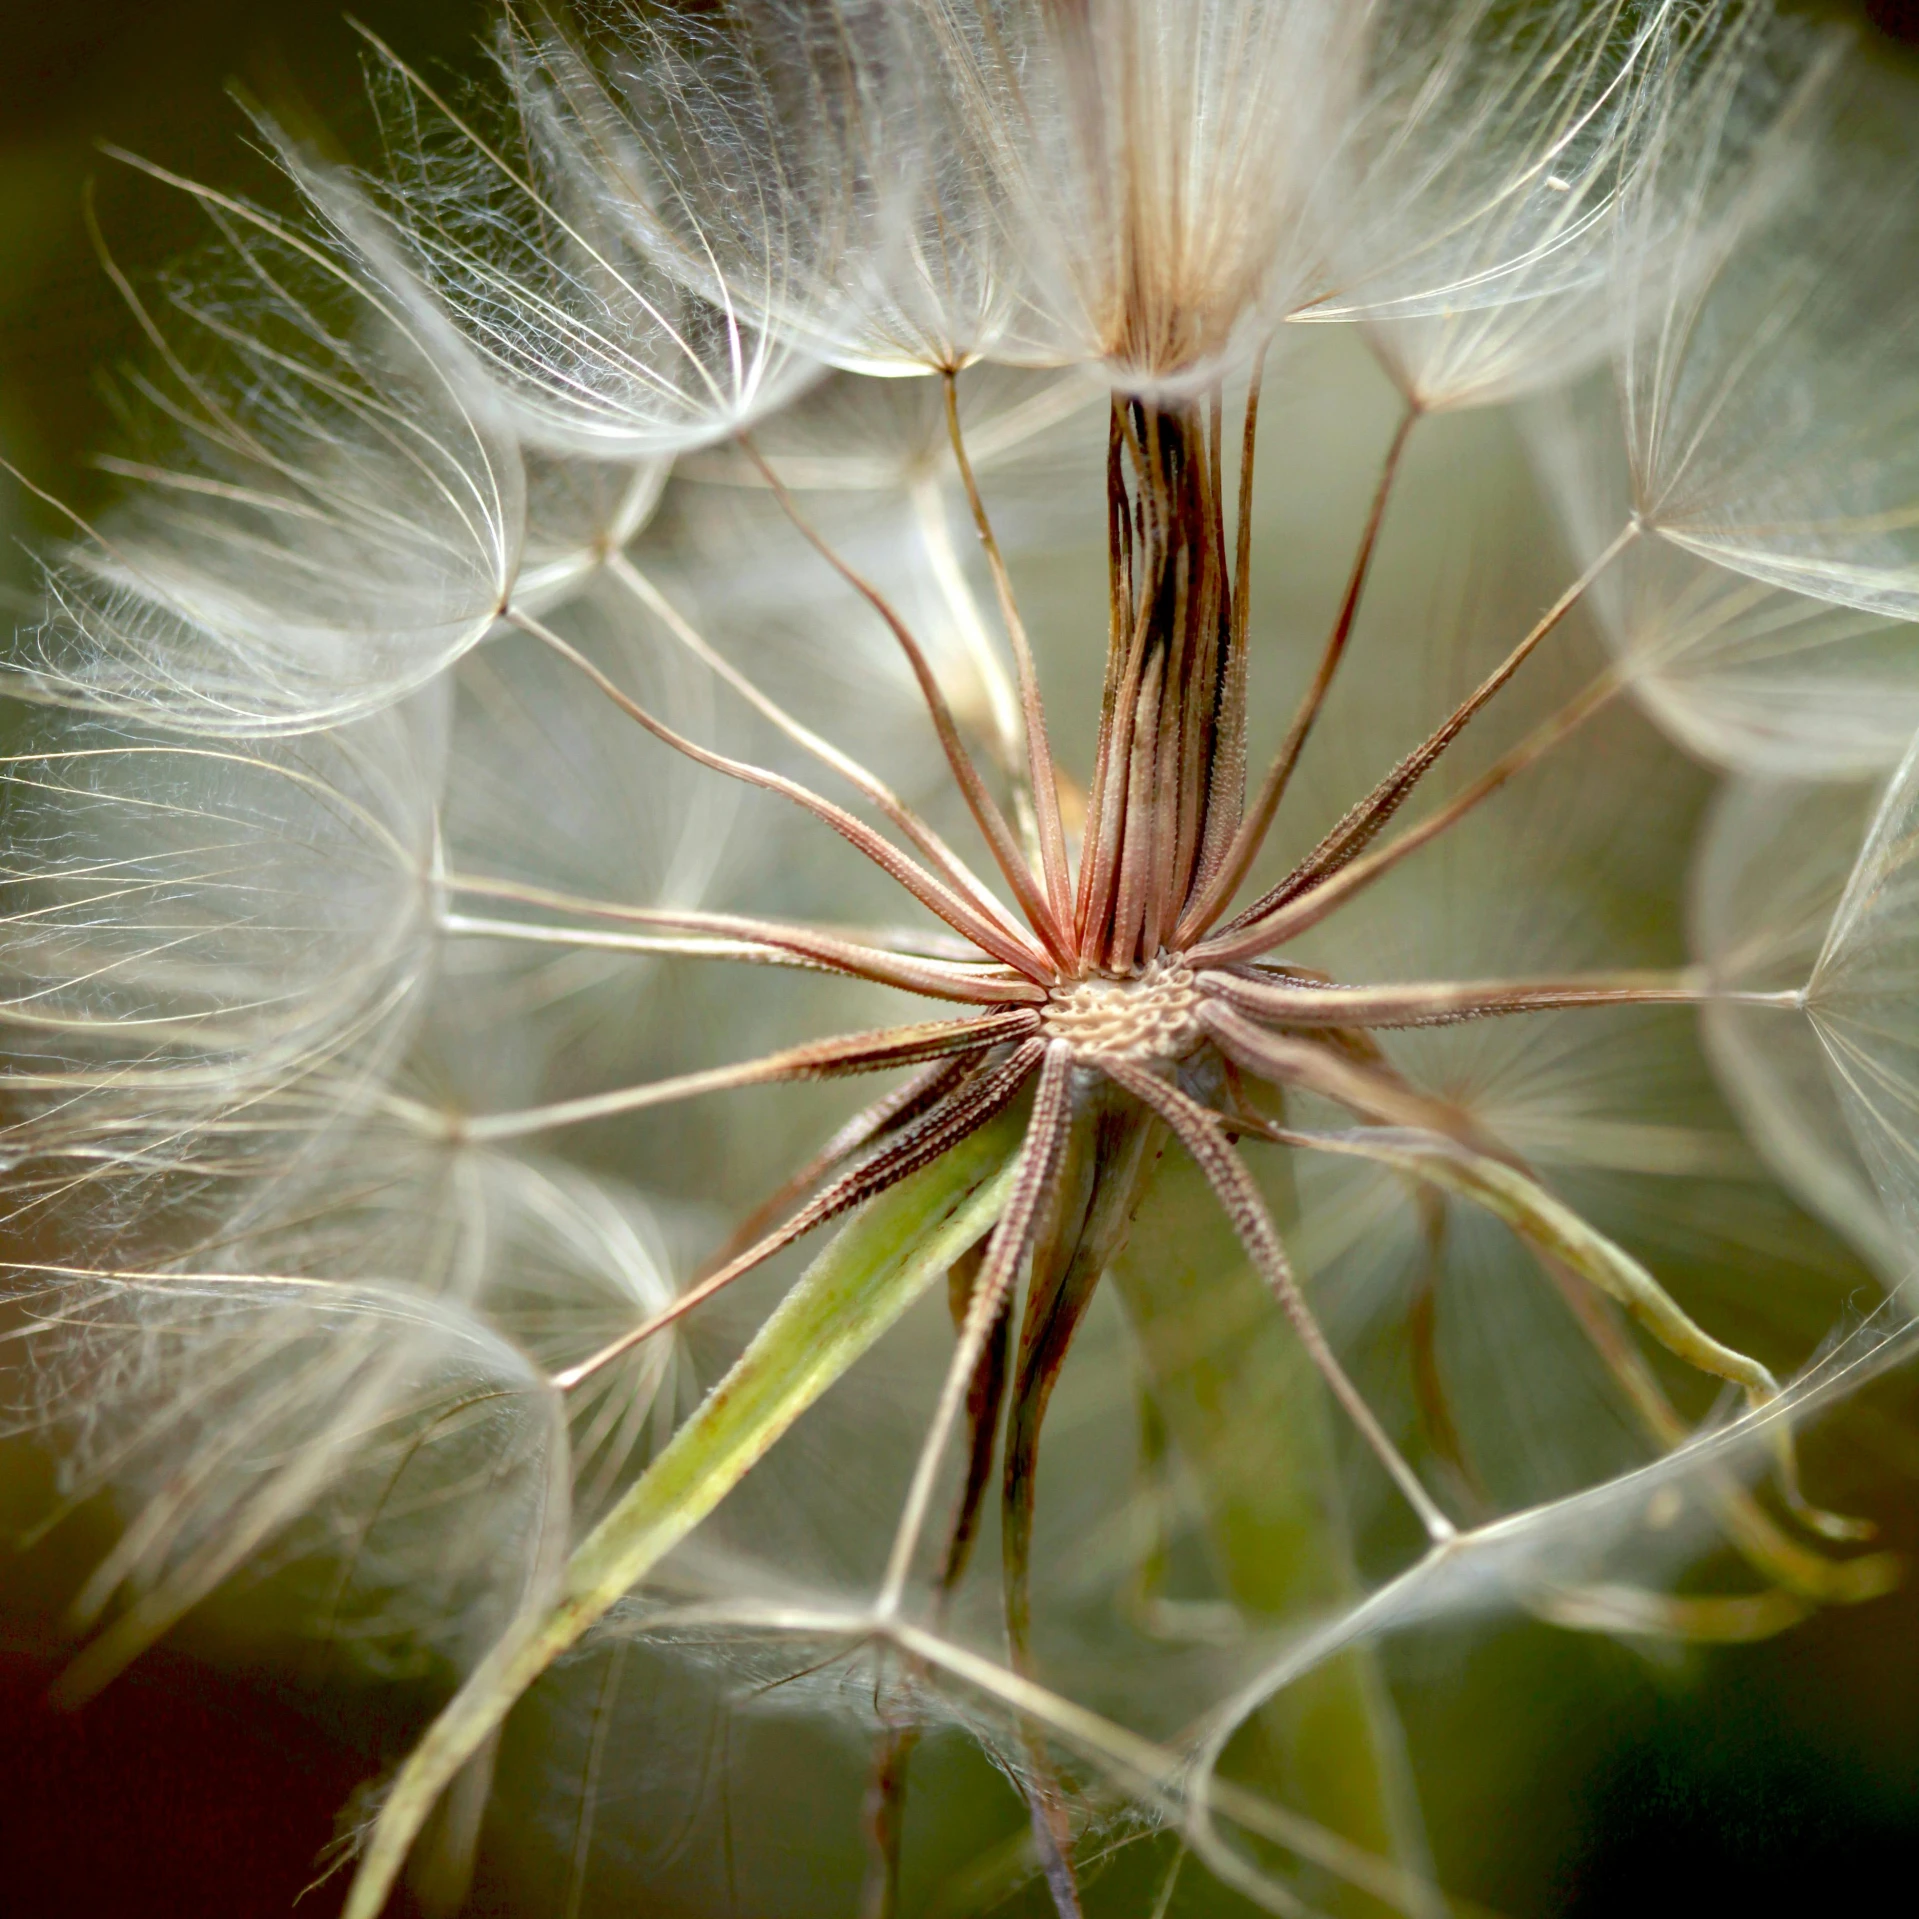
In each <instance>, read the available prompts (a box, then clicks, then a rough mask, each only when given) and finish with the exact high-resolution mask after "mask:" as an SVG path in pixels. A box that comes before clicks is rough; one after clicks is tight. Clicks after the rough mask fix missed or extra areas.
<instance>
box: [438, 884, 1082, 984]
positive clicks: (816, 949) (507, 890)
mask: <svg viewBox="0 0 1919 1919" xmlns="http://www.w3.org/2000/svg"><path fill="white" fill-rule="evenodd" d="M447 885H448V888H449V890H450V891H453V892H455V893H463V894H469V895H478V896H480V897H482V898H488V899H502V900H514V901H517V902H519V903H521V904H524V905H528V906H551V907H554V908H556V909H558V910H561V911H567V912H577V913H590V914H592V915H594V916H595V917H597V918H601V919H610V920H615V921H620V922H624V923H626V924H630V925H638V926H659V927H674V928H678V929H680V930H681V931H683V932H685V933H688V934H692V935H696V936H698V935H705V936H707V937H706V939H705V945H706V946H707V947H711V948H713V949H715V954H716V956H717V957H720V958H747V959H751V958H759V957H762V955H763V954H777V955H784V956H785V957H786V958H787V959H788V960H790V961H791V962H792V963H793V964H796V965H810V966H815V967H819V968H822V969H823V970H825V971H827V972H831V973H843V974H845V975H847V976H848V977H849V978H854V979H865V980H872V981H874V982H875V983H877V984H879V985H882V986H897V987H899V988H901V989H902V990H903V991H905V992H909V993H919V994H922V995H923V996H925V997H926V998H929V999H950V1000H962V1001H968V1002H972V1003H974V1004H977V1005H984V1006H1003V1005H1007V1004H1011V1003H1024V1004H1028V1005H1037V1004H1039V1003H1040V1001H1042V1000H1043V999H1044V998H1045V992H1044V990H1043V989H1042V988H1040V987H1039V986H1037V985H1035V984H1034V983H1033V982H1032V981H1030V980H1028V979H1025V978H1023V977H1015V978H1007V977H1006V976H1005V975H1003V974H998V975H996V974H994V973H993V972H991V971H990V970H989V969H987V968H985V967H982V966H977V965H976V966H962V965H957V964H955V963H953V962H952V961H943V960H937V959H922V958H918V957H916V956H914V955H912V954H910V953H900V952H892V951H885V950H882V949H881V948H878V947H874V946H867V945H864V944H862V943H860V942H859V941H858V940H856V939H853V938H849V937H846V936H845V935H842V934H840V933H838V932H836V931H831V930H828V929H825V928H816V927H810V926H801V925H795V924H791V923H788V922H784V921H780V920H763V919H755V918H753V917H751V916H749V915H744V914H738V913H708V912H702V911H699V910H697V909H695V908H690V907H655V906H621V905H618V904H616V903H614V902H612V901H605V900H588V899H581V898H579V897H577V896H575V895H572V894H567V893H556V892H549V891H548V890H547V889H545V888H543V887H535V886H519V885H516V884H514V883H513V882H512V881H506V880H482V879H472V880H469V879H464V878H461V879H453V880H449V881H448V882H447ZM441 925H442V927H443V929H444V930H446V931H448V932H453V933H460V934H467V935H473V936H485V937H488V938H495V939H522V940H534V941H538V942H543V943H554V944H572V945H578V946H591V945H602V946H610V945H611V944H612V942H611V941H608V940H598V939H595V938H593V937H591V936H590V935H589V934H588V932H587V930H586V929H584V928H576V927H554V926H541V925H537V924H532V923H529V922H527V921H524V920H499V919H490V918H477V917H474V916H472V915H467V914H459V913H452V914H447V915H445V916H443V918H442V920H441ZM736 948H737V949H740V950H739V951H737V952H736V951H735V950H734V949H736ZM624 950H631V951H636V952H649V951H656V950H680V949H673V948H658V947H651V946H646V945H634V946H632V947H630V948H627V949H624Z"/></svg>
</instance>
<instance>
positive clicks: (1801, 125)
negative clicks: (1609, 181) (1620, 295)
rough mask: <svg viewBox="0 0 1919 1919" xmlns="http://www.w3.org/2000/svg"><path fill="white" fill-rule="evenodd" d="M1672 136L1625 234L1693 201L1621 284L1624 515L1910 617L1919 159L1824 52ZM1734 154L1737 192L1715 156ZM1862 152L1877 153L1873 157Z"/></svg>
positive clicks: (1706, 550)
mask: <svg viewBox="0 0 1919 1919" xmlns="http://www.w3.org/2000/svg"><path fill="white" fill-rule="evenodd" d="M1715 93H1716V95H1717V97H1716V98H1709V99H1706V100H1703V101H1700V102H1697V103H1696V104H1695V107H1694V108H1693V110H1691V111H1689V112H1688V113H1686V114H1685V115H1683V116H1678V117H1676V118H1675V119H1674V120H1673V122H1672V123H1671V125H1670V126H1669V127H1668V128H1667V130H1666V131H1665V134H1664V136H1663V147H1664V151H1663V152H1662V155H1661V158H1660V162H1659V165H1658V166H1657V167H1655V168H1653V169H1652V170H1651V171H1650V174H1649V176H1648V178H1647V180H1646V181H1645V182H1644V184H1643V185H1642V186H1641V187H1640V188H1639V189H1638V190H1637V191H1636V192H1635V195H1634V205H1633V207H1632V209H1631V212H1630V214H1629V219H1628V232H1629V233H1630V232H1632V231H1633V230H1634V229H1635V228H1643V227H1646V226H1648V225H1650V226H1653V227H1658V226H1661V225H1663V224H1665V223H1666V222H1667V220H1668V219H1669V217H1670V216H1669V215H1668V213H1667V212H1666V210H1665V209H1666V207H1667V206H1668V205H1677V206H1679V207H1680V208H1681V209H1683V214H1682V219H1681V223H1680V225H1679V226H1678V229H1677V231H1676V232H1675V233H1674V235H1673V237H1672V240H1671V242H1670V243H1669V244H1668V247H1667V263H1666V265H1665V266H1664V267H1663V269H1662V270H1661V271H1660V272H1658V273H1654V274H1650V275H1648V276H1645V278H1644V279H1643V280H1642V281H1641V282H1640V283H1638V284H1636V285H1635V286H1634V287H1633V288H1631V289H1630V291H1629V297H1628V299H1627V301H1626V303H1625V307H1624V310H1623V316H1622V318H1623V327H1624V331H1625V336H1626V348H1625V357H1624V361H1623V364H1622V369H1621V384H1622V392H1623V394H1624V398H1625V406H1626V427H1627V441H1628V445H1629V447H1630V449H1631V455H1632V479H1633V499H1634V505H1635V507H1636V509H1637V511H1638V513H1639V515H1640V518H1641V520H1642V521H1643V522H1644V523H1645V524H1646V525H1647V526H1649V527H1651V528H1654V529H1656V530H1657V531H1658V532H1659V533H1660V535H1661V536H1662V537H1664V538H1665V539H1667V540H1670V541H1672V542H1674V543H1675V544H1677V545H1680V546H1683V547H1685V548H1687V549H1689V550H1690V551H1692V552H1695V553H1698V554H1701V555H1703V556H1705V557H1707V558H1710V559H1714V560H1718V561H1719V562H1721V563H1722V564H1724V565H1727V566H1731V567H1735V568H1737V569H1738V570H1739V571H1741V572H1744V573H1748V574H1750V575H1751V576H1752V577H1753V578H1755V579H1759V580H1764V581H1766V582H1768V583H1769V584H1772V585H1776V586H1782V587H1787V588H1790V589H1792V590H1794V591H1796V592H1801V593H1808V594H1811V595H1813V596H1814V597H1816V598H1818V599H1822V600H1828V601H1832V602H1834V603H1836V604H1839V605H1844V606H1852V607H1856V608H1858V609H1860V610H1861V611H1864V612H1871V613H1879V614H1884V615H1888V616H1891V617H1894V618H1906V619H1910V618H1913V617H1914V616H1915V615H1919V544H1915V528H1916V527H1919V454H1916V453H1915V451H1914V449H1915V448H1919V431H1915V423H1916V422H1919V235H1916V234H1915V229H1914V225H1913V221H1912V218H1911V206H1912V196H1913V193H1914V190H1915V182H1919V146H1915V144H1914V141H1913V138H1912V125H1911V113H1910V107H1909V104H1908V103H1907V102H1905V101H1904V99H1903V98H1902V97H1898V96H1897V95H1896V93H1895V90H1894V89H1892V88H1889V87H1887V86H1885V85H1884V84H1882V83H1881V81H1880V80H1878V79H1877V78H1876V77H1875V76H1874V75H1873V74H1872V73H1871V72H1870V70H1868V69H1867V68H1866V67H1865V65H1864V63H1863V62H1858V63H1856V64H1855V65H1853V66H1851V67H1848V68H1846V69H1845V70H1844V71H1843V72H1841V71H1837V70H1836V55H1835V51H1834V49H1833V48H1832V47H1831V46H1830V45H1824V46H1820V45H1817V44H1815V45H1814V46H1813V47H1811V48H1808V49H1805V50H1799V49H1796V48H1795V47H1794V45H1793V43H1792V42H1791V41H1789V40H1782V41H1780V42H1779V43H1778V46H1777V48H1776V51H1775V57H1774V58H1773V59H1771V60H1769V61H1762V62H1760V63H1757V64H1748V65H1745V66H1742V67H1740V68H1736V69H1733V70H1731V71H1729V72H1728V73H1727V74H1726V76H1725V77H1724V80H1723V82H1722V83H1721V84H1720V85H1719V86H1718V87H1717V88H1716V89H1715ZM1729 153H1732V154H1736V155H1738V157H1739V164H1738V165H1737V166H1736V167H1735V168H1734V169H1732V180H1731V183H1730V184H1728V182H1727V179H1726V175H1727V171H1728V169H1727V167H1726V164H1725V162H1726V158H1727V155H1728V154H1729ZM1868 156H1869V157H1868Z"/></svg>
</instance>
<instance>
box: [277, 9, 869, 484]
mask: <svg viewBox="0 0 1919 1919" xmlns="http://www.w3.org/2000/svg"><path fill="white" fill-rule="evenodd" d="M628 52H629V56H630V58H629V63H628V64H627V65H625V66H623V67H621V68H620V69H619V71H617V72H610V71H606V70H603V67H602V65H601V64H600V63H597V62H596V61H595V60H594V58H593V57H592V52H591V50H590V49H582V48H581V47H579V46H576V45H574V44H573V43H572V42H570V41H567V40H565V39H563V38H560V37H557V36H556V35H532V34H527V33H522V32H519V31H518V30H517V29H508V30H506V31H505V32H504V33H503V35H502V37H501V39H500V42H499V60H500V65H501V68H502V71H503V74H504V77H505V79H506V81H507V83H508V87H509V91H510V94H511V98H512V102H513V105H512V112H511V117H510V118H509V119H508V120H507V121H506V122H505V123H504V124H499V125H493V124H488V125H482V124H480V123H479V122H478V121H477V120H475V119H473V118H470V117H469V116H468V113H467V112H466V110H465V109H463V108H462V107H460V106H458V105H455V104H453V103H450V102H448V101H446V100H445V99H443V98H442V97H441V96H440V94H439V93H438V92H436V91H435V90H434V89H433V88H432V86H431V85H430V84H429V83H428V82H426V81H424V80H423V79H421V78H420V77H419V76H418V75H416V74H415V73H413V72H412V70H411V69H409V68H407V67H405V66H404V65H403V64H401V63H400V62H399V61H398V60H397V59H394V58H392V57H391V56H388V58H387V62H386V72H385V96H384V98H385V106H386V122H387V135H388V147H389V155H390V159H391V162H392V164H393V167H394V169H395V171H394V172H393V174H391V175H389V176H387V177H384V178H381V179H369V180H367V181H365V182H363V183H360V184H358V185H356V184H353V183H350V182H348V181H347V180H345V179H343V178H341V177H338V176H336V175H334V174H332V173H329V172H327V171H324V170H322V169H319V168H317V167H314V166H312V165H308V166H306V167H304V168H303V169H302V170H303V172H304V174H305V177H306V180H307V183H308V186H309V190H310V191H311V192H313V194H314V195H315V197H316V198H318V199H319V200H321V201H322V202H323V204H325V205H326V206H327V207H328V208H329V209H330V211H331V212H332V214H333V216H334V218H335V219H336V220H338V221H339V223H340V224H341V225H342V226H343V228H345V229H346V230H348V231H349V232H351V233H352V235H353V236H354V239H355V241H356V243H357V244H358V245H359V247H360V248H361V249H362V251H363V252H364V254H365V255H366V256H367V259H368V262H369V270H370V271H372V272H373V273H375V274H376V275H377V276H378V277H379V278H380V280H381V281H382V282H383V283H384V284H386V285H387V286H388V287H389V288H390V289H391V291H392V294H393V297H395V298H396V299H401V300H405V301H407V302H408V303H409V305H410V307H411V308H412V310H413V311H414V312H415V314H416V315H417V317H418V324H420V325H421V326H422V327H423V328H424V329H425V330H427V332H428V333H429V334H430V335H431V336H432V337H433V338H434V339H435V340H436V341H437V343H438V344H439V346H440V348H441V350H442V351H443V352H444V353H445V354H447V355H448V358H449V364H450V365H451V367H452V368H453V369H454V371H455V372H456V374H459V375H461V376H463V377H464V379H465V380H466V382H467V383H468V385H469V387H470V389H471V390H472V391H473V392H474V393H475V395H476V403H481V402H483V403H486V404H490V405H491V407H492V408H493V409H494V411H495V412H496V414H497V416H498V417H499V418H500V419H501V420H502V421H503V422H504V423H506V424H507V425H508V426H509V427H510V428H511V429H512V430H513V431H515V432H517V433H518V434H520V435H521V436H522V437H524V438H525V439H526V440H527V441H528V442H530V443H532V444H534V445H538V446H543V447H546V448H549V449H551V450H553V451H558V452H568V453H573V454H576V455H587V456H591V457H594V458H599V459H607V460H620V459H627V460H632V459H647V458H657V457H660V456H662V455H670V454H673V453H676V452H679V451H682V450H684V449H685V448H687V447H690V446H697V445H700V444H703V443H705V442H708V441H712V440H716V439H721V438H724V437H725V436H726V435H728V434H729V433H732V432H735V431H737V430H738V429H739V428H740V427H742V426H744V425H745V424H747V423H748V422H749V421H751V420H753V419H755V418H757V417H759V416H760V415H762V414H764V413H766V412H767V411H769V410H771V409H772V408H774V407H776V406H778V405H779V404H781V403H782V402H783V401H785V400H787V399H790V398H791V397H792V395H793V394H794V392H795V391H797V390H798V389H799V387H801V386H803V385H804V384H805V382H806V381H807V380H808V379H810V378H812V377H813V375H814V371H815V366H816V363H815V362H814V361H813V360H811V359H810V358H809V357H807V355H806V354H805V353H804V352H802V351H801V350H800V349H799V347H798V345H797V344H796V339H795V336H796V334H798V333H800V332H802V331H803V330H804V329H803V327H802V325H801V321H802V319H803V316H804V315H805V313H806V312H807V311H809V307H808V302H809V301H811V300H826V301H829V302H831V301H835V300H837V299H838V298H839V295H838V293H837V292H836V290H835V289H836V287H837V285H838V281H837V278H836V277H835V276H836V274H837V273H838V271H839V269H840V268H841V267H842V266H843V264H844V255H843V253H842V252H841V251H840V250H839V249H841V248H852V247H855V246H857V245H858V244H860V243H861V234H860V232H859V231H858V230H857V229H858V228H859V226H860V219H859V215H858V213H857V211H856V210H855V208H854V207H853V206H849V205H847V204H845V203H842V202H841V201H838V200H836V201H835V203H834V204H832V205H829V206H826V207H820V206H818V205H816V204H813V203H808V202H804V201H802V200H801V199H799V198H798V197H797V196H796V195H793V194H788V193H784V192H781V191H779V190H778V187H779V183H778V182H777V181H770V180H758V179H755V178H753V177H752V176H750V175H740V174H735V173H733V172H731V171H725V172H722V173H719V174H715V173H714V172H713V171H712V169H714V168H716V167H717V166H718V165H719V155H718V154H717V153H716V152H715V151H714V149H713V148H711V147H709V146H706V145H704V141H705V139H706V136H707V135H708V134H714V133H716V132H720V131H723V130H716V129H713V128H707V129H705V131H704V132H702V130H701V126H700V122H699V117H698V115H699V107H700V103H699V102H698V101H695V100H691V99H689V98H688V97H687V96H686V92H685V89H686V86H687V84H688V82H687V79H686V76H685V72H684V69H683V67H682V66H681V65H680V64H679V62H678V60H677V58H676V56H675V53H674V50H673V49H672V47H671V46H670V44H669V43H667V42H665V41H649V40H647V39H646V38H645V37H644V36H642V38H641V39H640V40H639V41H638V42H637V43H635V44H634V45H633V46H631V47H630V48H629V49H628ZM747 74H748V77H747V79H746V81H745V82H744V84H746V85H747V86H748V87H749V88H751V87H752V86H753V84H754V82H755V80H756V79H757V70H754V69H750V68H749V69H747ZM760 104H764V103H763V102H761V103H760ZM753 105H754V102H753V100H752V97H751V95H750V94H749V99H748V106H747V109H746V110H749V111H750V110H751V108H752V106H753ZM689 116H690V117H689ZM813 184H814V186H815V187H817V188H818V189H819V190H821V191H825V192H828V193H833V194H836V195H837V194H839V193H840V191H841V183H839V182H838V181H836V180H835V179H834V178H833V177H831V176H829V175H826V174H823V173H822V174H821V175H820V176H819V177H818V178H816V179H815V181H814V182H813ZM862 190H863V189H862V186H861V184H860V183H847V184H846V185H845V188H844V192H845V194H846V196H848V198H849V199H850V200H851V201H853V202H857V201H858V199H859V196H860V194H861V192H862ZM705 221H724V222H725V223H726V224H725V225H723V226H722V225H716V226H715V229H714V231H713V233H712V236H711V242H710V244H709V243H708V240H707V237H706V231H705V227H704V226H703V224H702V223H703V222H705ZM822 223H823V225H822ZM821 248H824V249H825V252H824V254H823V255H822V254H821V253H820V252H819V251H818V249H821Z"/></svg>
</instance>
